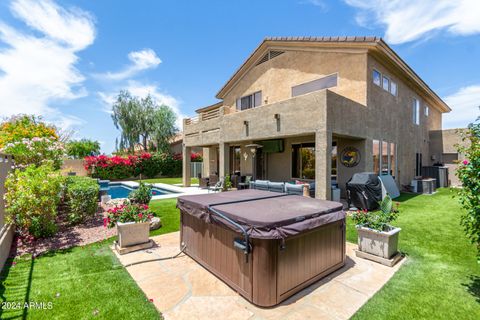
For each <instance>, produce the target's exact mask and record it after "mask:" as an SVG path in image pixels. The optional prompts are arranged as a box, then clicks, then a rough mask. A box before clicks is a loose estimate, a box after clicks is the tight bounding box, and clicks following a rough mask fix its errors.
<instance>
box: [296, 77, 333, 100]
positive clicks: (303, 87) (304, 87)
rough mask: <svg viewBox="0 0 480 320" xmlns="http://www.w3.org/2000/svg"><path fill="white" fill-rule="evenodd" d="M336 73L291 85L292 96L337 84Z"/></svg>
mask: <svg viewBox="0 0 480 320" xmlns="http://www.w3.org/2000/svg"><path fill="white" fill-rule="evenodd" d="M337 82H338V74H336V73H335V74H331V75H329V76H326V77H323V78H320V79H317V80H313V81H309V82H306V83H302V84H299V85H298V86H293V87H292V97H296V96H299V95H301V94H306V93H310V92H314V91H318V90H322V89H327V88H332V87H335V86H337Z"/></svg>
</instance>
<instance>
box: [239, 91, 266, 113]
mask: <svg viewBox="0 0 480 320" xmlns="http://www.w3.org/2000/svg"><path fill="white" fill-rule="evenodd" d="M261 104H262V91H257V92H255V93H252V94H249V95H248V96H244V97H241V98H238V99H237V110H246V109H251V108H255V107H258V106H260V105H261Z"/></svg>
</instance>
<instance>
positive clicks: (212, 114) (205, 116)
mask: <svg viewBox="0 0 480 320" xmlns="http://www.w3.org/2000/svg"><path fill="white" fill-rule="evenodd" d="M222 111H223V107H220V108H216V109H212V110H209V111H205V112H202V113H200V114H199V115H198V116H196V117H191V118H186V119H185V120H184V122H185V125H187V126H188V125H191V124H194V123H198V122H201V121H207V120H212V119H217V118H219V117H220V116H221V115H222Z"/></svg>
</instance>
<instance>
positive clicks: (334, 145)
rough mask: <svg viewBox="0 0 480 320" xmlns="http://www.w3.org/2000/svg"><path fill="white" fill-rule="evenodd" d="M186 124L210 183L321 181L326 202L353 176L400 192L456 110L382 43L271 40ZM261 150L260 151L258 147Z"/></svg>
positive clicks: (189, 143)
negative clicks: (237, 178) (384, 179)
mask: <svg viewBox="0 0 480 320" xmlns="http://www.w3.org/2000/svg"><path fill="white" fill-rule="evenodd" d="M216 97H217V98H218V99H220V100H221V102H219V103H216V104H214V105H211V106H208V107H205V108H201V109H198V110H197V113H198V116H197V117H195V118H190V119H185V120H184V124H183V135H184V137H183V152H184V155H185V156H184V157H183V159H184V164H183V166H184V174H183V178H184V184H185V185H189V184H190V178H189V177H190V174H189V168H190V165H189V163H188V161H189V159H190V157H189V156H188V155H189V153H190V150H191V148H192V147H203V148H204V149H203V156H204V173H203V174H204V175H206V176H208V175H209V174H212V173H218V175H219V176H225V175H226V174H231V173H234V172H240V173H241V174H242V175H254V176H255V177H256V178H257V179H269V180H271V181H291V180H295V179H311V180H312V181H313V180H314V181H315V195H316V197H317V198H321V199H329V198H330V196H331V195H330V190H331V185H332V181H333V182H334V183H335V184H338V186H339V187H340V189H341V190H342V194H343V195H344V194H345V191H344V190H345V183H346V182H347V181H348V179H350V178H351V176H352V174H354V173H356V172H364V171H375V172H377V173H379V174H391V175H392V176H393V177H394V178H395V180H396V182H397V184H398V185H399V186H401V185H406V184H410V181H411V180H412V179H413V178H414V177H415V176H417V175H420V171H421V167H422V165H424V166H425V165H431V164H433V162H434V159H435V156H433V155H432V151H431V150H430V147H429V133H430V132H431V131H435V130H441V126H442V113H444V112H449V111H450V108H449V107H448V106H447V105H446V104H445V102H444V101H442V99H440V98H439V97H438V96H437V94H435V92H433V91H432V89H430V87H429V86H428V85H427V84H426V83H425V82H424V81H423V80H422V79H420V77H419V76H418V75H417V74H416V73H415V72H414V71H413V70H412V69H411V68H410V67H409V66H408V65H407V64H406V63H405V62H404V61H403V60H402V59H401V58H400V57H399V56H398V55H397V54H396V53H395V52H394V51H393V50H392V49H391V48H390V47H389V46H388V45H387V44H386V43H385V42H384V41H383V40H382V39H380V38H377V37H320V38H314V37H311V38H310V37H292V38H284V37H281V38H266V39H265V40H264V41H263V42H262V43H261V44H260V45H259V46H258V48H257V49H256V50H255V51H254V52H253V53H252V54H251V55H250V57H249V58H248V59H247V60H246V61H245V62H244V63H243V64H242V65H241V66H240V68H239V69H238V70H237V71H236V72H235V73H234V74H233V76H232V77H231V78H230V79H229V80H228V81H227V83H226V84H225V85H224V86H223V87H222V88H221V89H220V91H219V92H218V93H217V96H216ZM256 145H257V147H255V146H256Z"/></svg>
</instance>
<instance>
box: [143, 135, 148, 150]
mask: <svg viewBox="0 0 480 320" xmlns="http://www.w3.org/2000/svg"><path fill="white" fill-rule="evenodd" d="M143 150H144V151H145V152H147V151H148V145H147V135H144V136H143Z"/></svg>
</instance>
